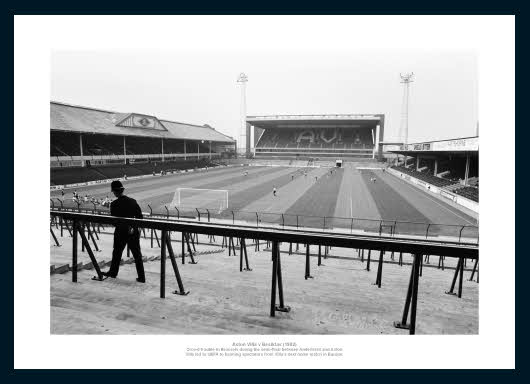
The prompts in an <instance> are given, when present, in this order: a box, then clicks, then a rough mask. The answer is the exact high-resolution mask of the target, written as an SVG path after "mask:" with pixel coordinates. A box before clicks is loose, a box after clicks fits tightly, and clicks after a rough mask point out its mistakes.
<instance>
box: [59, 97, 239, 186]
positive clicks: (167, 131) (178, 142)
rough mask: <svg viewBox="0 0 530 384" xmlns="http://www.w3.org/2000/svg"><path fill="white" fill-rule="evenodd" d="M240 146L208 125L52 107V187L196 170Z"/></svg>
mask: <svg viewBox="0 0 530 384" xmlns="http://www.w3.org/2000/svg"><path fill="white" fill-rule="evenodd" d="M235 145H236V144H235V140H234V139H232V138H231V137H228V136H226V135H223V134H222V133H220V132H218V131H216V130H215V129H214V128H212V127H211V126H209V125H207V124H205V125H202V126H200V125H194V124H185V123H180V122H176V121H170V120H161V119H158V118H157V117H155V116H151V115H145V114H140V113H120V112H112V111H106V110H101V109H95V108H89V107H83V106H75V105H69V104H64V103H58V102H51V103H50V167H51V174H52V175H51V176H52V177H51V178H52V180H51V183H52V184H63V183H65V182H67V181H69V182H80V181H89V180H98V179H105V178H109V177H118V176H120V177H121V176H123V175H124V174H127V175H137V174H147V173H151V172H162V171H164V170H173V169H177V170H178V169H186V168H190V167H191V168H192V167H194V166H197V164H205V163H207V162H211V161H212V160H216V159H221V158H226V157H231V156H232V155H234V154H235ZM74 179H75V180H74Z"/></svg>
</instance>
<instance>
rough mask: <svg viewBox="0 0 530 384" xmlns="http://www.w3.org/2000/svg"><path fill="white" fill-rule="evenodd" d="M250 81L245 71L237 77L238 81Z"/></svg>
mask: <svg viewBox="0 0 530 384" xmlns="http://www.w3.org/2000/svg"><path fill="white" fill-rule="evenodd" d="M247 81H248V76H247V75H245V74H244V73H243V72H241V73H240V74H239V78H238V79H237V82H238V83H246V82H247Z"/></svg>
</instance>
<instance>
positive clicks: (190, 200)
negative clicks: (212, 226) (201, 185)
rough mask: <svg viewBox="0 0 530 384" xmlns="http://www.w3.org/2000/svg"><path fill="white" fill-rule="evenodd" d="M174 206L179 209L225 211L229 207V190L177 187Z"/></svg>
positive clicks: (172, 203)
mask: <svg viewBox="0 0 530 384" xmlns="http://www.w3.org/2000/svg"><path fill="white" fill-rule="evenodd" d="M171 205H172V206H173V207H177V208H179V209H195V208H199V209H200V208H203V209H211V210H216V211H219V212H221V211H223V210H225V209H227V208H228V191H227V190H226V189H198V188H177V191H176V192H175V196H174V197H173V201H172V202H171Z"/></svg>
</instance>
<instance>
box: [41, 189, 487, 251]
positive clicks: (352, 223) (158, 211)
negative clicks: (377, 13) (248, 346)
mask: <svg viewBox="0 0 530 384" xmlns="http://www.w3.org/2000/svg"><path fill="white" fill-rule="evenodd" d="M141 205H142V208H143V210H144V211H145V212H148V213H149V214H150V215H151V216H156V217H166V218H175V219H180V218H188V219H195V220H198V221H208V222H219V223H229V224H248V225H253V226H255V227H257V228H271V227H272V228H282V229H285V228H287V229H289V228H297V229H302V228H306V229H311V230H315V229H316V230H321V231H330V232H337V233H349V234H360V235H363V234H365V235H379V236H392V237H409V238H418V239H420V238H421V239H426V240H435V241H436V240H448V241H456V242H459V243H465V244H475V245H478V244H479V228H478V226H475V225H459V224H458V225H457V224H438V223H424V222H412V221H403V220H397V219H366V218H358V217H334V216H312V215H304V214H291V213H277V212H252V211H240V210H232V209H225V210H222V211H220V210H219V209H215V208H213V207H210V208H204V207H202V208H200V207H182V206H180V207H177V206H172V205H165V206H162V207H155V209H153V207H152V206H151V204H141ZM51 207H52V208H53V207H61V208H63V209H70V210H72V209H75V210H78V211H79V210H80V209H90V210H92V211H93V212H105V211H107V210H108V208H105V207H102V206H100V205H96V204H94V203H90V202H88V203H84V202H80V203H76V202H73V201H72V200H71V199H69V200H68V199H67V200H65V201H61V200H60V199H58V198H55V199H52V200H51Z"/></svg>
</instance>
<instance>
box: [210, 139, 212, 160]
mask: <svg viewBox="0 0 530 384" xmlns="http://www.w3.org/2000/svg"><path fill="white" fill-rule="evenodd" d="M211 159H212V142H211V141H210V160H211Z"/></svg>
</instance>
